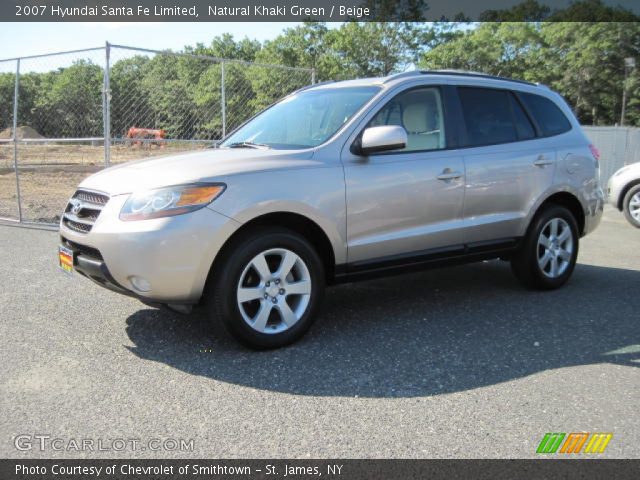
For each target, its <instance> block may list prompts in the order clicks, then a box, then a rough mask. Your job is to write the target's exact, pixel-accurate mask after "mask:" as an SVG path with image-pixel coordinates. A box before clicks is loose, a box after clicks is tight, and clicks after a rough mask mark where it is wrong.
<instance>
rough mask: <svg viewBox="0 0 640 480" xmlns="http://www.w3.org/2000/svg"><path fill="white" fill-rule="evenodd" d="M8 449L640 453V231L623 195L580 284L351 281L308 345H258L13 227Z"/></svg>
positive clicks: (4, 284) (456, 271) (8, 250)
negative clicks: (107, 284)
mask: <svg viewBox="0 0 640 480" xmlns="http://www.w3.org/2000/svg"><path fill="white" fill-rule="evenodd" d="M0 245H1V247H0V286H1V287H0V318H1V320H0V326H1V329H2V331H1V335H0V342H1V348H0V364H1V365H2V374H1V377H0V384H1V387H0V388H1V390H0V457H13V458H28V457H38V456H43V457H56V458H58V457H59V458H61V457H75V456H77V457H81V456H86V457H92V458H96V457H97V458H112V457H118V456H122V457H130V456H140V457H152V456H154V455H156V456H182V457H186V456H194V457H199V458H203V457H302V458H304V457H530V456H533V455H534V453H533V452H534V450H535V448H536V446H537V444H538V442H539V441H540V439H541V438H542V436H543V435H544V433H545V432H572V431H587V432H613V433H614V437H613V440H612V441H611V443H610V445H609V447H608V449H607V453H606V456H607V457H635V458H640V409H639V408H638V398H639V394H640V368H638V367H640V294H639V287H640V230H636V229H634V228H632V227H630V226H629V225H628V224H626V223H625V222H624V219H623V218H622V216H621V215H620V214H619V213H617V212H614V211H612V210H609V211H607V212H606V216H605V219H604V220H603V223H602V225H601V227H600V228H599V229H598V230H597V231H596V232H595V234H593V235H592V236H590V237H588V238H586V239H584V240H583V241H582V243H581V251H580V256H579V265H578V266H577V268H576V271H575V274H574V277H573V279H572V280H571V282H570V284H569V285H567V286H566V287H565V288H564V289H561V290H559V291H554V292H548V293H539V292H531V291H527V290H524V289H522V288H521V287H520V286H519V285H518V284H516V283H515V281H514V279H513V277H512V276H511V273H510V270H509V267H508V265H507V264H505V263H502V262H491V263H483V264H478V265H472V266H463V267H456V268H452V269H448V270H433V271H430V272H426V273H419V274H413V275H408V276H404V277H396V278H392V279H384V280H377V281H373V282H368V283H362V284H354V285H347V286H342V287H338V288H334V289H331V290H330V291H329V292H328V296H327V301H326V305H325V308H324V313H323V315H322V318H321V319H320V321H319V322H318V323H317V324H316V326H315V327H314V328H313V329H312V331H311V332H310V334H309V335H308V336H307V337H305V339H303V341H301V342H299V343H298V344H296V345H294V346H291V347H289V348H286V349H282V350H279V351H272V352H261V353H254V352H250V351H247V350H245V349H243V348H241V347H239V346H237V345H236V344H235V343H234V342H232V341H230V340H228V339H227V338H226V337H224V336H222V335H221V334H220V332H217V333H216V332H215V331H214V333H213V334H212V333H211V331H210V328H209V326H208V325H209V324H208V322H207V320H206V319H205V318H204V317H203V315H202V314H198V315H195V316H193V317H182V316H180V315H178V314H172V313H168V312H165V311H159V310H154V309H151V308H148V307H146V306H144V305H142V304H141V303H139V302H137V301H135V300H132V299H128V298H125V297H121V296H118V295H116V294H112V293H111V292H108V291H106V290H102V289H100V288H99V287H97V286H94V285H93V284H92V283H90V282H89V281H87V280H85V279H83V278H81V277H80V276H78V275H74V276H72V277H68V276H66V275H64V274H63V273H62V272H59V271H58V269H57V267H56V257H55V254H56V251H55V249H56V245H57V234H56V233H53V232H46V231H39V230H29V229H22V228H15V227H0ZM18 434H49V435H51V436H53V437H58V438H62V439H63V440H64V441H65V443H67V442H68V440H69V439H82V438H91V439H98V438H102V439H104V441H105V442H107V445H111V443H110V441H111V440H113V439H115V438H124V439H131V438H135V439H141V441H142V442H146V441H147V440H149V439H153V438H161V439H165V438H183V439H193V440H194V449H193V452H176V451H173V452H160V453H158V452H150V451H148V450H146V451H141V450H139V451H136V452H131V451H125V452H122V453H118V452H113V451H110V452H75V451H73V450H71V451H67V452H54V451H50V450H49V451H45V452H39V451H37V450H32V451H27V452H20V451H17V450H16V449H15V448H14V444H13V438H14V436H16V435H18Z"/></svg>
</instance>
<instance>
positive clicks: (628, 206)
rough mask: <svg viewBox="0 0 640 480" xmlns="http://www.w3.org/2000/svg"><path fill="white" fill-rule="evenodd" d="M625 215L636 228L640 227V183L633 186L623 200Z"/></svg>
mask: <svg viewBox="0 0 640 480" xmlns="http://www.w3.org/2000/svg"><path fill="white" fill-rule="evenodd" d="M622 206H623V208H624V216H625V217H626V219H627V221H628V222H629V223H630V224H631V225H633V226H634V227H636V228H640V185H636V186H635V187H633V188H631V189H630V190H629V191H628V192H627V194H626V195H625V196H624V199H623V200H622Z"/></svg>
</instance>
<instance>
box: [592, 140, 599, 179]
mask: <svg viewBox="0 0 640 480" xmlns="http://www.w3.org/2000/svg"><path fill="white" fill-rule="evenodd" d="M589 150H591V155H593V159H594V160H595V161H596V176H597V179H598V183H600V181H601V180H600V150H598V147H596V146H595V145H594V144H593V143H590V144H589Z"/></svg>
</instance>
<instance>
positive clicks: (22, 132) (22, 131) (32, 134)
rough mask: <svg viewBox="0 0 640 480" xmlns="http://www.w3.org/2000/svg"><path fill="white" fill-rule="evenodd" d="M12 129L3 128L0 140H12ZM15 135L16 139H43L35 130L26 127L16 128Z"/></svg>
mask: <svg viewBox="0 0 640 480" xmlns="http://www.w3.org/2000/svg"><path fill="white" fill-rule="evenodd" d="M12 130H13V129H12V128H11V127H8V128H5V129H4V130H2V131H1V132H0V138H4V139H7V138H12V135H11V133H12ZM16 133H17V138H20V139H22V138H44V137H43V136H42V135H40V134H39V133H38V132H37V131H36V130H35V129H33V128H31V127H28V126H22V127H18V128H17V129H16Z"/></svg>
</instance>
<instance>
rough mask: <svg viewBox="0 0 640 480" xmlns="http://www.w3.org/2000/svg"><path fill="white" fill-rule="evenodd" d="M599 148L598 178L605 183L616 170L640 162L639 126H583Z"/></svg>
mask: <svg viewBox="0 0 640 480" xmlns="http://www.w3.org/2000/svg"><path fill="white" fill-rule="evenodd" d="M584 131H585V133H586V134H587V136H588V137H589V138H590V139H591V141H592V142H593V144H594V145H595V146H596V147H597V148H598V150H600V180H601V182H602V184H603V185H606V184H607V182H608V181H609V178H611V175H613V174H614V173H615V172H616V170H618V169H619V168H621V167H623V166H625V165H629V164H630V163H636V162H640V128H633V127H584Z"/></svg>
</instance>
